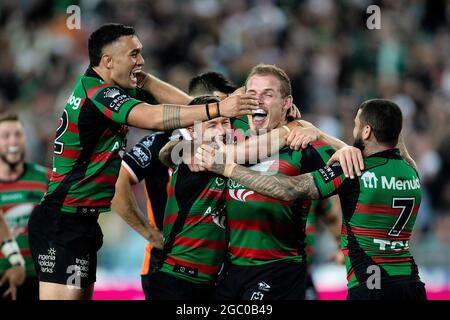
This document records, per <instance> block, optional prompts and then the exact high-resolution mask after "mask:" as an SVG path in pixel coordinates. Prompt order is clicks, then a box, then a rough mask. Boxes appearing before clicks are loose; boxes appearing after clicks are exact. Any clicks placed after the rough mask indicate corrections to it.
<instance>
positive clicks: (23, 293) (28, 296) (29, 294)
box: [0, 277, 39, 301]
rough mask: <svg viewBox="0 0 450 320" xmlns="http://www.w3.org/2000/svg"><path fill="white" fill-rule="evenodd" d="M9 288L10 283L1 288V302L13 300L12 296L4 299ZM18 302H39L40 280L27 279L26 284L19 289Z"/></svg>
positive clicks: (34, 278) (35, 278)
mask: <svg viewBox="0 0 450 320" xmlns="http://www.w3.org/2000/svg"><path fill="white" fill-rule="evenodd" d="M8 288H9V284H8V283H4V284H3V286H1V287H0V300H11V298H12V297H11V295H8V296H7V297H5V298H3V293H5V291H6V290H8ZM17 300H23V301H32V300H33V301H37V300H39V280H38V278H37V277H26V278H25V281H24V283H23V284H22V285H21V286H19V287H17Z"/></svg>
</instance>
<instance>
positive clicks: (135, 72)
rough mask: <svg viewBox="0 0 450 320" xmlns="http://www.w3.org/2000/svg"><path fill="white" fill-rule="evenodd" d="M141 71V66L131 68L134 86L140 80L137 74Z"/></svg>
mask: <svg viewBox="0 0 450 320" xmlns="http://www.w3.org/2000/svg"><path fill="white" fill-rule="evenodd" d="M139 72H141V68H139V69H133V70H131V73H130V80H131V83H132V84H133V86H136V85H137V81H138V78H137V75H138V73H139Z"/></svg>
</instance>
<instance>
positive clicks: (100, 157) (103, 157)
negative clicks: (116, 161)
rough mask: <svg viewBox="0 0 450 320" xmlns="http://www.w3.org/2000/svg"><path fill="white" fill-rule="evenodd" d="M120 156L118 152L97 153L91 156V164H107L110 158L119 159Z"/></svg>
mask: <svg viewBox="0 0 450 320" xmlns="http://www.w3.org/2000/svg"><path fill="white" fill-rule="evenodd" d="M119 157H120V156H119V154H118V153H117V152H111V151H104V152H96V153H93V154H92V155H91V162H106V161H108V160H109V159H110V158H119Z"/></svg>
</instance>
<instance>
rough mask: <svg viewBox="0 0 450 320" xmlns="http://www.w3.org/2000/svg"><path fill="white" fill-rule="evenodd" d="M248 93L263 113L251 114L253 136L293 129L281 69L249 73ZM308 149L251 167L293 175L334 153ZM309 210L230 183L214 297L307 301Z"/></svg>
mask: <svg viewBox="0 0 450 320" xmlns="http://www.w3.org/2000/svg"><path fill="white" fill-rule="evenodd" d="M245 89H246V93H249V94H252V95H254V96H255V97H256V98H257V99H258V102H259V109H258V110H257V111H256V112H255V113H254V114H253V115H251V116H248V117H249V124H250V128H251V130H252V131H253V132H254V133H255V134H259V133H261V132H264V131H265V130H270V132H273V131H275V130H283V131H285V133H287V132H289V131H290V130H289V129H287V130H285V125H286V123H287V113H288V111H289V110H290V108H291V106H292V96H291V84H290V80H289V78H288V76H287V75H286V73H285V72H284V71H283V70H281V69H279V68H278V67H276V66H272V65H257V66H255V67H254V68H253V69H252V71H251V72H250V74H249V76H248V78H247V81H246V86H245ZM280 145H281V143H280ZM305 147H306V148H305V149H303V150H301V151H295V150H291V149H289V148H288V147H285V148H282V149H281V150H280V151H279V153H278V154H275V155H274V156H272V157H269V158H267V159H265V160H262V161H260V162H259V163H258V164H256V165H254V166H252V169H253V170H258V171H262V172H266V173H271V174H275V173H281V174H283V175H292V176H295V175H298V174H300V172H310V171H314V170H316V169H318V168H320V167H322V166H323V165H325V163H326V162H327V161H328V159H329V158H330V156H331V155H332V154H333V152H334V150H333V149H332V148H331V147H330V146H329V145H327V144H326V143H324V142H323V141H320V142H317V143H313V144H312V145H309V146H305ZM249 170H250V169H249ZM220 173H223V172H220ZM308 209H309V202H303V203H302V202H294V201H279V200H276V199H273V198H270V197H267V196H264V195H262V194H259V193H257V192H255V191H253V190H249V189H248V188H246V187H244V186H243V185H242V184H240V183H239V182H238V181H236V180H232V179H230V180H228V182H227V201H226V214H227V226H228V228H229V233H230V246H229V249H228V251H229V257H228V260H229V263H226V265H225V267H224V272H222V276H221V277H220V279H219V281H218V282H219V286H218V290H217V292H216V298H217V299H221V300H222V299H223V300H267V299H269V300H274V299H286V300H292V299H295V300H297V299H304V294H305V279H306V261H305V252H304V238H305V221H306V215H307V212H308Z"/></svg>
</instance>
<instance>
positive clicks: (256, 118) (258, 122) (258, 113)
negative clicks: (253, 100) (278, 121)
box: [252, 108, 267, 127]
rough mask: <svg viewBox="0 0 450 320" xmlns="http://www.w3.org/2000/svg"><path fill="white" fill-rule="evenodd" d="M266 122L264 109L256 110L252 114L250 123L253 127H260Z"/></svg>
mask: <svg viewBox="0 0 450 320" xmlns="http://www.w3.org/2000/svg"><path fill="white" fill-rule="evenodd" d="M266 120H267V111H266V110H264V109H261V108H259V109H257V110H255V111H254V112H253V114H252V122H253V124H254V125H255V126H257V127H260V126H262V125H263V124H264V123H265V122H266Z"/></svg>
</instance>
